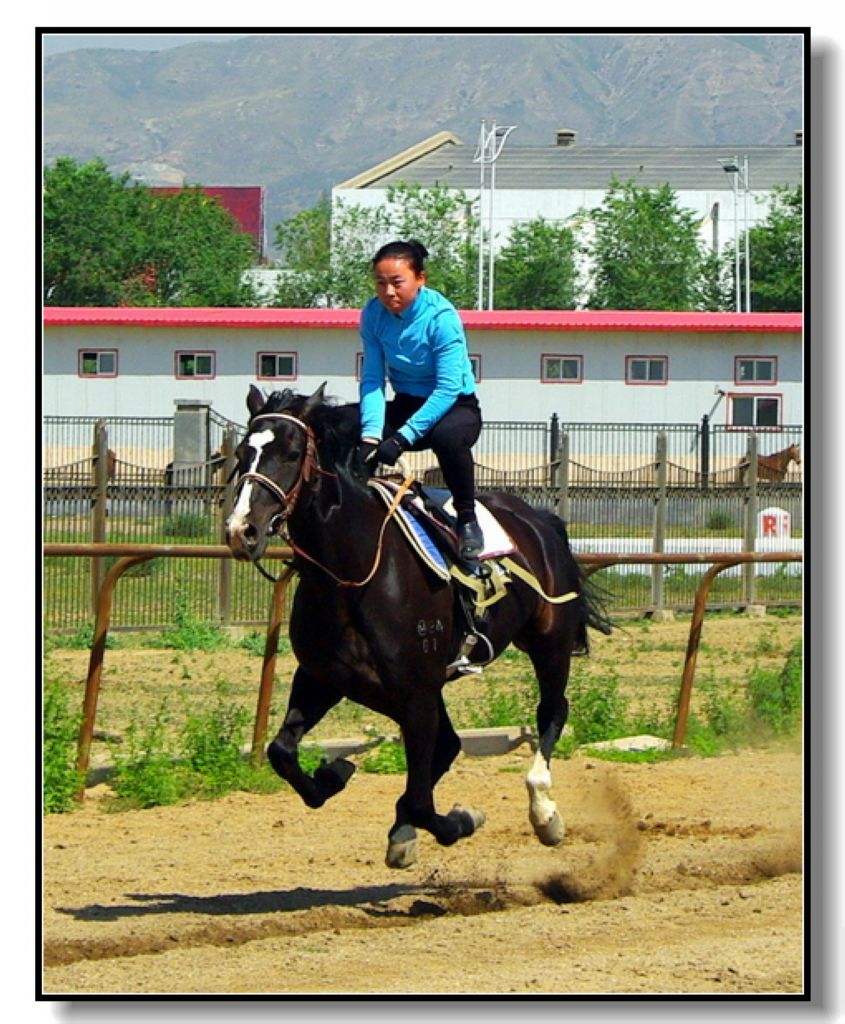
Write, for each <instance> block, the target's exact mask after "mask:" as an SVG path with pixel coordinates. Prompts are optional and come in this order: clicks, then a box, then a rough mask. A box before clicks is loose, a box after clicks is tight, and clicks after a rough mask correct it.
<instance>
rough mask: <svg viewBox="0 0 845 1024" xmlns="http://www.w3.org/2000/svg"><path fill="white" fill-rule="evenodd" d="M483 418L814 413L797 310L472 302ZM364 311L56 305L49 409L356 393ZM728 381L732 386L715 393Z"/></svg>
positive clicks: (106, 411)
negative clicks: (323, 387) (531, 307)
mask: <svg viewBox="0 0 845 1024" xmlns="http://www.w3.org/2000/svg"><path fill="white" fill-rule="evenodd" d="M461 316H462V318H463V321H464V324H465V326H466V329H467V337H468V342H469V351H470V355H471V357H472V361H473V365H474V367H475V371H476V377H477V381H478V393H479V399H480V401H481V405H482V409H483V413H484V417H485V419H486V420H499V421H513V420H518V421H536V422H542V421H548V420H549V419H550V417H551V416H552V415H553V414H557V416H558V417H559V419H560V421H561V423H566V422H590V423H624V422H629V423H695V422H698V421H699V420H700V419H701V417H702V416H703V415H704V414H705V413H707V414H710V413H711V411H712V416H711V421H712V423H713V424H714V425H718V424H722V425H725V426H728V427H734V428H736V429H738V430H744V429H747V428H748V427H760V428H766V429H773V430H778V429H779V428H780V427H783V426H798V425H801V424H802V422H803V388H802V316H801V314H798V313H742V314H735V313H659V312H645V311H637V312H609V311H572V312H557V311H554V312H545V311H505V310H497V311H492V312H483V311H476V310H472V311H463V312H462V313H461ZM358 319H359V312H358V310H343V309H216V308H215V309H193V308H180V309H173V308H166V309H157V308H84V307H72V308H61V307H47V308H45V310H44V360H43V366H44V380H43V407H44V412H45V414H47V415H63V416H104V417H113V416H170V415H172V414H173V410H174V407H175V405H176V403H177V402H178V401H185V400H187V401H198V400H199V401H204V402H209V403H210V404H211V406H212V407H213V408H214V410H215V411H216V412H217V413H219V414H220V415H222V416H225V417H227V418H228V419H231V420H234V421H235V422H237V423H244V422H245V420H246V408H245V399H246V394H247V391H248V389H249V386H250V384H253V383H257V384H259V385H260V386H261V387H262V388H263V389H264V390H265V391H268V392H269V391H273V390H281V389H282V388H285V387H291V388H294V389H295V390H296V391H300V392H304V393H311V392H312V391H313V390H315V389H316V388H317V387H318V386H319V385H320V384H321V383H322V382H323V381H326V382H327V392H328V394H330V395H335V396H337V397H339V398H341V399H343V400H347V401H354V400H356V399H357V390H358V377H359V369H360V358H361V341H360V338H359V335H358V329H357V327H358ZM720 392H722V393H723V395H720V394H719V393H720Z"/></svg>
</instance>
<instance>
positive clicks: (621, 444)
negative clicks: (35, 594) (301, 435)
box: [43, 410, 803, 630]
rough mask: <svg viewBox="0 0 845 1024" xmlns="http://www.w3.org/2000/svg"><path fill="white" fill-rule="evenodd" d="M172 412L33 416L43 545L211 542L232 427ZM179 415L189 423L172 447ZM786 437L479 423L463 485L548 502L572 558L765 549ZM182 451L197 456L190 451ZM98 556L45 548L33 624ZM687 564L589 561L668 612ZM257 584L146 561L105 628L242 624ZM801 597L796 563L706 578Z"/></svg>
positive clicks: (618, 601)
mask: <svg viewBox="0 0 845 1024" xmlns="http://www.w3.org/2000/svg"><path fill="white" fill-rule="evenodd" d="M187 412H188V413H191V415H190V416H187V418H186V417H183V418H182V420H181V421H180V419H179V416H173V417H160V418H139V417H110V418H109V417H102V418H98V417H57V416H51V417H47V418H45V420H44V440H43V448H44V457H43V510H44V518H43V522H44V540H45V542H54V543H84V542H89V541H91V542H95V543H97V542H111V543H184V542H188V543H192V544H196V543H205V544H219V543H221V542H222V540H223V532H222V530H223V521H224V519H225V517H226V515H227V514H228V507H230V504H229V503H230V500H231V489H230V488H229V489H227V487H226V485H225V479H226V475H227V474H226V458H227V454H228V453H230V452H231V451H233V450H234V446H235V444H236V442H237V440H238V439H239V437H240V436H242V434H243V431H244V430H245V428H244V427H243V426H241V425H239V424H236V423H232V422H231V421H229V420H226V419H225V418H223V417H220V416H218V415H217V414H216V413H214V411H213V410H187ZM194 414H196V415H194ZM185 422H188V423H189V427H190V430H189V433H191V431H193V435H192V436H191V437H189V444H188V447H187V449H186V447H185V442H184V429H183V428H184V424H185ZM195 427H196V429H194V428H195ZM180 431H181V433H180ZM194 435H195V436H194ZM180 438H182V440H181V441H180ZM801 438H802V430H801V428H800V427H784V428H783V429H782V430H781V431H779V432H778V433H777V434H771V433H769V432H761V433H748V432H742V431H732V430H728V429H725V428H721V427H718V428H714V427H712V426H711V425H709V424H708V423H707V421H706V418H705V420H704V421H703V422H702V423H699V424H680V425H679V424H666V425H661V424H658V425H654V424H630V423H616V424H592V423H591V424H586V423H564V422H560V421H558V419H557V417H552V420H551V421H550V422H516V423H511V422H495V421H494V422H490V423H485V425H484V430H483V431H482V435H481V437H480V439H479V442H478V444H477V445H476V448H475V459H476V472H477V484H478V489H479V492H483V491H484V490H489V489H498V490H506V491H509V492H511V493H515V494H518V495H520V496H521V497H523V498H525V499H526V500H527V501H528V502H529V503H530V504H533V505H535V506H540V507H545V508H550V509H554V510H555V511H557V512H558V513H559V514H561V516H562V518H564V519H565V520H566V522H567V525H568V529H569V533H570V538H571V541H572V546H573V550H574V551H575V552H576V554H577V553H579V552H594V553H601V552H621V553H624V552H629V553H633V552H643V551H656V552H660V551H677V552H681V551H695V550H698V551H723V552H725V551H734V550H737V551H740V550H744V551H753V550H758V551H759V550H765V549H766V546H767V538H766V536H765V535H763V536H761V535H760V534H761V529H760V524H761V521H763V520H762V519H761V517H763V518H764V519H765V517H768V519H767V520H766V521H768V522H771V523H773V524H774V526H775V527H777V528H778V529H777V530H776V531H775V532H776V535H775V536H772V538H771V542H772V546H776V547H777V548H778V549H781V550H786V549H789V548H790V545H791V546H792V547H797V548H798V549H799V550H800V545H801V542H802V537H803V504H802V478H801V467H800V465H796V464H795V463H794V462H791V463H790V464H788V465H787V466H786V467H785V468H784V470H783V472H782V474H779V478H777V479H776V478H773V474H772V473H771V472H770V471H769V469H768V468H767V466H768V464H767V463H766V461H765V460H766V459H767V458H769V456H771V455H772V454H773V453H774V452H775V450H776V449H784V448H786V447H789V446H790V445H792V444H793V443H795V444H798V445H800V442H801ZM195 442H196V443H195ZM191 445H193V447H191ZM180 446H181V447H180ZM186 452H187V456H186ZM197 452H199V454H200V455H201V456H202V457H201V458H199V459H193V455H195V454H197ZM432 460H433V456H432V455H431V453H430V452H420V453H414V454H413V456H412V459H411V462H412V468H413V469H414V471H415V472H416V473H417V475H418V476H420V477H421V478H422V479H423V480H424V482H426V483H429V484H432V485H434V484H442V478H441V477H440V474H439V470H438V469H437V468H436V465H435V464H434V463H433V461H432ZM774 476H778V474H774ZM784 516H786V517H787V518H788V522H789V530H788V531H787V532H788V533H789V534H790V537H786V538H785V537H784V531H783V529H782V527H783V522H784ZM764 534H765V531H764ZM107 568H108V565H107V564H104V560H103V559H92V560H91V562H90V563H86V562H84V561H81V560H79V559H62V558H53V559H50V560H49V562H48V563H47V564H45V568H44V576H45V578H44V584H45V585H44V594H45V598H44V623H45V626H46V627H47V628H48V629H61V630H73V629H76V628H78V627H79V626H81V625H83V624H85V623H88V622H90V619H91V614H92V608H93V600H94V597H93V595H94V594H95V593H96V589H97V587H98V586H99V583H100V582H101V581H102V577H103V574H104V572H105V571H106V569H107ZM697 572H698V570H697V569H696V568H695V567H692V568H689V567H687V568H683V567H682V568H677V567H668V566H656V567H651V568H648V569H646V570H645V571H644V569H643V567H642V566H637V565H626V566H621V567H617V568H616V569H613V570H606V571H604V572H603V573H602V577H603V580H602V582H603V585H604V587H605V589H606V590H607V593H608V602H609V605H610V607H611V608H612V609H615V610H623V609H626V610H627V609H638V610H644V609H651V608H657V607H670V608H684V607H689V606H690V605H691V603H692V600H693V596H694V592H695V586H696V581H697ZM268 590H269V588H268V586H267V584H266V582H265V581H264V580H263V579H262V578H261V577H260V576H259V575H258V574H257V573H256V572H255V570H254V568H253V567H252V566H249V565H243V564H240V563H233V562H231V561H221V562H219V563H215V562H214V561H205V560H202V559H193V560H189V562H187V563H185V564H180V563H177V562H176V561H174V560H168V559H163V560H159V561H153V562H149V563H146V564H143V565H141V566H138V567H137V568H136V569H135V570H133V571H132V573H131V575H130V577H129V578H128V579H127V580H126V581H125V583H124V585H123V586H122V587H121V588H120V591H119V593H118V595H117V597H116V606H115V610H114V624H115V626H116V627H118V628H129V627H132V628H143V627H156V628H160V627H161V626H163V625H167V624H170V623H172V622H173V621H174V617H175V616H176V615H177V614H178V613H179V612H180V610H181V611H187V612H189V613H191V614H193V615H196V616H197V617H199V618H202V619H204V620H208V621H218V622H222V623H232V624H245V625H246V624H255V625H257V624H261V623H264V622H266V620H267V610H268V605H269V601H270V595H269V593H268ZM801 596H802V576H801V566H800V564H799V565H796V564H792V565H789V566H774V565H760V566H758V567H757V568H756V569H755V568H754V567H753V566H752V567H751V568H748V567H746V568H743V569H742V570H740V569H737V570H730V571H728V572H726V573H724V574H722V576H720V578H719V580H718V581H717V587H716V589H715V590H714V594H713V596H712V602H711V603H712V604H713V605H716V606H718V605H720V604H722V605H739V604H746V603H751V602H755V601H758V602H766V603H799V602H800V600H801Z"/></svg>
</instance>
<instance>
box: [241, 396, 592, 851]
mask: <svg viewBox="0 0 845 1024" xmlns="http://www.w3.org/2000/svg"><path fill="white" fill-rule="evenodd" d="M247 407H248V409H249V413H250V421H249V426H248V430H247V435H246V437H245V439H244V441H243V442H242V443H241V445H240V446H239V448H238V450H237V458H238V464H239V473H240V476H239V480H238V485H237V487H238V489H237V500H236V504H235V508H234V511H233V513H232V515H231V517H230V518H229V520H228V522H227V539H228V543H229V546H230V547H231V549H232V551H233V553H234V554H235V556H236V557H238V558H241V559H249V560H251V561H257V560H258V559H260V558H261V556H262V554H263V552H264V550H265V548H266V545H267V542H268V540H269V538H270V536H271V535H273V534H275V533H280V532H282V531H285V535H286V537H287V539H288V542H289V543H290V544H291V546H292V547H293V549H294V551H295V553H296V554H295V565H296V568H297V570H298V572H299V576H300V580H299V585H298V587H297V589H296V596H295V599H294V604H293V609H292V612H291V619H290V639H291V643H292V646H293V650H294V653H295V655H296V658H297V661H298V663H299V665H298V668H297V669H296V672H295V674H294V677H293V683H292V687H291V694H290V700H289V703H288V709H287V713H286V715H285V719H284V722H283V724H282V727H281V729H280V730H279V733H278V735H277V736H276V738H275V739H274V740H273V741H272V742H271V743H270V745H269V747H268V750H267V754H268V757H269V759H270V762H271V764H272V765H273V768H274V769H275V770H276V772H277V773H278V774H279V775H280V776H281V777H282V778H283V779H286V780H287V781H288V782H289V783H290V785H291V786H292V787H293V788H294V789H295V790H296V792H297V793H299V795H300V796H301V797H302V799H303V800H304V801H305V803H306V804H307V805H308V806H309V807H320V806H321V805H322V804H323V803H324V802H325V801H326V800H327V799H328V798H329V797H331V796H333V795H335V794H336V793H338V792H339V791H340V790H342V789H343V788H344V786H345V785H346V783H347V781H348V780H349V778H350V776H351V775H352V773H353V771H354V770H355V767H354V765H353V764H351V763H350V762H349V761H347V760H343V759H338V760H335V761H332V762H330V763H325V762H324V763H323V764H322V765H321V766H320V767H319V768H317V770H316V771H315V772H314V774H313V775H311V774H308V773H307V772H305V771H304V770H303V769H302V768H301V767H300V764H299V759H298V746H299V743H300V741H301V739H302V737H303V735H304V734H305V733H306V732H308V730H309V729H311V728H312V727H313V726H314V725H315V724H316V723H317V722H319V721H320V719H321V718H322V717H323V716H324V715H325V714H326V713H327V712H328V711H329V710H330V709H331V708H333V707H334V706H335V705H336V704H337V703H338V702H339V701H340V700H341V698H343V697H347V698H349V699H350V700H353V701H355V702H356V703H359V704H362V705H364V706H365V707H368V708H371V709H372V710H373V711H376V712H378V713H380V714H382V715H386V716H387V717H389V718H391V719H393V721H394V722H396V723H397V724H398V726H399V727H400V729H401V732H402V738H403V741H404V745H405V752H406V757H407V765H408V767H407V779H406V787H405V791H404V793H403V794H402V796H401V797H400V798H399V800H398V802H397V804H396V816H395V820H394V822H393V825H392V827H391V828H390V831H389V836H388V851H387V863H388V865H390V866H391V867H405V866H407V865H409V864H411V863H413V862H414V860H415V859H416V829H417V828H422V829H426V830H427V831H429V832H431V833H432V834H433V835H434V837H435V838H436V839H437V841H438V842H439V843H441V844H443V845H445V846H448V845H451V844H452V843H454V842H456V841H457V840H458V839H460V838H462V837H464V836H469V835H471V834H472V833H473V832H474V831H475V830H476V829H477V828H478V827H479V826H480V825H481V824H482V823H483V821H484V815H483V814H482V813H481V812H480V811H477V810H473V809H469V808H463V807H460V806H456V807H454V808H453V809H452V810H451V811H449V812H448V813H447V814H440V813H438V811H437V810H436V808H435V803H434V787H435V785H436V784H437V782H438V780H439V779H440V778H441V777H442V776H443V775H444V774H445V772H446V771H448V769H449V766H450V765H451V764H452V761H453V760H454V759H455V757H456V755H457V754H458V752H459V750H460V740H459V738H458V736H457V734H456V732H455V730H454V728H453V726H452V724H451V722H450V720H449V716H448V714H447V711H446V706H445V704H444V700H443V695H442V690H443V686H444V684H445V683H446V681H447V680H448V679H449V678H453V677H454V676H455V675H456V674H457V670H456V669H455V668H454V667H452V666H453V663H454V662H455V661H456V659H457V656H458V654H459V650H460V649H461V647H462V642H463V640H464V639H465V636H466V632H467V629H466V626H465V616H464V615H463V613H462V611H461V605H460V601H459V599H458V597H457V595H456V592H455V590H454V588H453V585H452V584H451V583H450V582H448V581H444V580H443V579H440V578H438V577H437V576H435V575H434V574H433V573H432V572H431V571H430V570H429V569H427V568H426V567H425V566H424V565H423V564H422V563H421V562H420V561H419V559H418V558H417V556H416V555H415V554H414V553H413V551H412V550H411V548H410V546H409V544H408V543H407V541H406V540H405V538H404V537H403V535H402V532H401V530H400V528H399V526H398V524H397V523H396V521H395V519H392V518H391V517H390V515H389V510H388V509H387V508H386V507H385V505H384V504H383V503H382V502H381V501H380V500H379V498H378V497H377V496H376V495H375V493H374V492H373V489H372V488H371V487H369V486H368V485H367V476H368V472H367V470H366V469H365V467H364V466H363V464H362V463H361V461H360V456H359V455H358V452H357V447H356V445H357V440H358V436H359V420H358V407H357V406H356V405H334V404H331V403H328V402H326V401H325V400H324V398H323V389H322V388H320V389H318V391H317V392H315V394H313V395H311V396H310V397H305V396H303V395H294V394H293V393H292V392H290V391H285V392H281V393H279V392H276V393H274V394H273V395H271V396H270V398H269V399H265V396H264V395H263V394H262V393H261V392H260V391H259V390H258V389H257V388H255V387H252V388H251V389H250V393H249V397H248V399H247ZM484 503H485V504H486V505H487V506H488V508H489V509H491V510H492V511H493V512H494V514H495V515H496V517H497V518H498V519H499V521H500V523H501V524H502V525H503V526H504V528H505V529H506V530H507V532H508V533H509V535H510V536H511V538H512V539H513V540H514V542H515V544H516V547H517V549H518V554H516V555H515V556H514V559H515V561H517V562H518V563H519V564H521V565H522V566H523V567H525V568H527V569H528V570H529V571H530V572H531V573H533V574H534V576H535V577H536V579H537V580H538V581H539V583H540V584H541V586H542V588H543V590H544V592H545V595H546V597H552V596H557V595H562V594H564V593H567V592H571V597H572V600H569V601H567V602H566V603H560V604H555V603H551V602H550V601H549V600H547V599H546V598H545V597H542V596H538V593H537V592H535V590H534V589H532V588H531V587H530V586H529V585H527V584H526V583H525V582H523V581H522V580H520V579H518V578H515V579H514V580H513V581H512V584H511V585H510V586H509V587H508V592H507V595H506V596H505V597H504V598H502V599H501V600H500V601H498V603H496V604H494V605H492V606H491V607H490V608H489V609H488V610H487V612H486V614H485V618H484V621H483V622H482V623H481V624H480V625H479V626H478V629H479V631H480V632H481V633H482V635H483V637H484V638H485V643H486V644H489V648H488V658H492V657H496V656H498V655H499V654H501V653H502V651H503V650H504V649H505V648H506V647H507V646H508V644H510V643H514V644H515V645H516V646H517V647H518V648H520V649H521V650H523V651H527V652H528V655H529V656H530V658H531V661H532V664H533V666H534V670H535V673H536V676H537V681H538V684H539V691H540V697H539V704H538V707H537V729H538V735H539V749H538V751H537V753H536V757H535V759H534V762H533V765H532V767H531V769H530V771H529V773H528V775H527V778H526V783H527V786H528V790H529V818H530V820H531V822H532V824H533V826H534V830H535V832H536V834H537V836H538V837H539V839H540V841H541V842H543V843H545V844H547V845H556V844H558V843H559V842H561V841H562V839H563V833H564V829H563V823H562V821H561V819H560V815H559V814H558V811H557V808H556V806H555V803H554V801H553V800H552V798H551V795H550V788H551V773H550V759H551V754H552V748H553V747H554V745H555V743H556V742H557V740H558V738H559V737H560V734H561V731H562V729H563V726H564V724H565V722H566V717H567V712H568V703H567V700H566V697H565V696H564V690H565V688H566V683H567V679H568V676H569V667H570V656H571V654H572V652H573V650H579V651H584V650H586V648H587V626H588V625H589V626H594V627H596V628H599V629H602V630H603V631H604V632H607V631H609V627H608V626H607V623H606V620H605V619H604V618H603V616H602V615H601V613H600V612H599V611H598V610H597V609H596V607H595V606H594V605H593V603H592V602H591V601H590V599H589V598H588V596H587V594H586V592H585V587H584V583H583V580H582V575H581V573H580V571H579V568H578V565H577V563H576V561H575V559H574V558H573V556H572V553H571V551H570V548H569V543H568V540H567V537H566V531H565V528H564V525H563V523H562V522H561V521H560V520H559V519H558V518H557V517H556V516H554V515H552V514H551V513H547V512H543V511H537V510H534V509H532V508H531V507H529V506H528V505H526V504H525V503H524V502H522V501H520V500H519V499H518V498H514V497H509V496H506V495H504V494H491V495H488V496H485V497H484ZM478 646H479V647H481V646H482V645H481V644H479V645H478ZM485 660H487V658H485Z"/></svg>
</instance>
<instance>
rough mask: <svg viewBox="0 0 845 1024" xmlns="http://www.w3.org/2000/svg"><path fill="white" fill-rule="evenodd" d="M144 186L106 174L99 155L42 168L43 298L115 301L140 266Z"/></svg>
mask: <svg viewBox="0 0 845 1024" xmlns="http://www.w3.org/2000/svg"><path fill="white" fill-rule="evenodd" d="M147 199H148V197H147V194H146V190H143V189H141V188H138V187H129V186H128V175H123V176H122V177H112V175H110V174H109V172H108V169H107V167H106V165H105V163H104V162H103V161H102V160H100V159H95V160H91V161H89V162H88V163H86V164H81V165H80V164H78V163H77V162H76V161H75V160H72V159H70V158H68V157H62V158H60V159H58V160H57V161H56V162H55V164H53V165H52V166H51V167H48V168H47V169H46V170H45V171H44V191H43V218H44V252H43V274H44V301H45V302H46V303H48V304H50V305H53V306H86V305H87V306H115V305H118V304H119V303H120V302H121V300H122V298H123V294H124V286H125V282H126V281H127V279H129V278H130V277H131V276H132V275H133V274H134V273H136V272H137V271H138V269H139V268H140V267H141V265H142V263H141V253H142V250H143V243H142V239H141V236H140V231H139V221H140V216H141V209H142V207H143V206H144V205H145V204H146V202H147Z"/></svg>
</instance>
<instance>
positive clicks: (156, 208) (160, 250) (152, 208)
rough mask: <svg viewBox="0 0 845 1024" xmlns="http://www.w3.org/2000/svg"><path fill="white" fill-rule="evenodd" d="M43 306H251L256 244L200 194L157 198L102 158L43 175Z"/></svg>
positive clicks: (65, 162)
mask: <svg viewBox="0 0 845 1024" xmlns="http://www.w3.org/2000/svg"><path fill="white" fill-rule="evenodd" d="M43 215H44V301H45V303H47V304H49V305H53V306H59V305H64V306H91V305H94V306H117V305H143V306H167V305H185V306H199V305H205V306H230V305H245V304H250V303H251V302H252V301H253V290H252V289H251V288H250V287H249V286H248V285H246V284H244V283H243V274H244V271H245V270H247V269H248V268H249V267H250V266H251V265H252V263H253V259H254V252H253V245H252V242H251V240H250V239H249V238H248V237H247V236H246V235H245V234H243V233H242V232H241V231H239V230H238V227H237V225H236V223H235V221H234V220H233V218H232V217H231V216H230V214H229V213H228V212H227V211H226V210H224V209H223V208H222V207H221V206H220V204H219V203H218V202H216V200H214V199H212V198H211V197H209V196H207V195H206V194H205V193H204V192H203V191H202V190H201V189H200V188H199V187H193V188H190V189H185V190H182V191H179V192H177V193H174V194H156V193H153V192H152V191H151V190H150V189H149V188H146V187H145V186H143V185H132V184H130V183H129V179H128V176H127V175H125V174H124V175H119V176H113V175H111V174H110V173H109V171H108V168H107V167H106V164H105V163H104V162H103V161H102V160H101V159H99V158H97V159H94V160H91V161H89V162H88V163H85V164H79V163H77V162H76V161H75V160H73V159H71V158H68V157H62V158H60V159H58V160H57V161H56V162H55V163H54V164H53V165H52V166H50V167H48V168H46V169H45V171H44V193H43Z"/></svg>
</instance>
